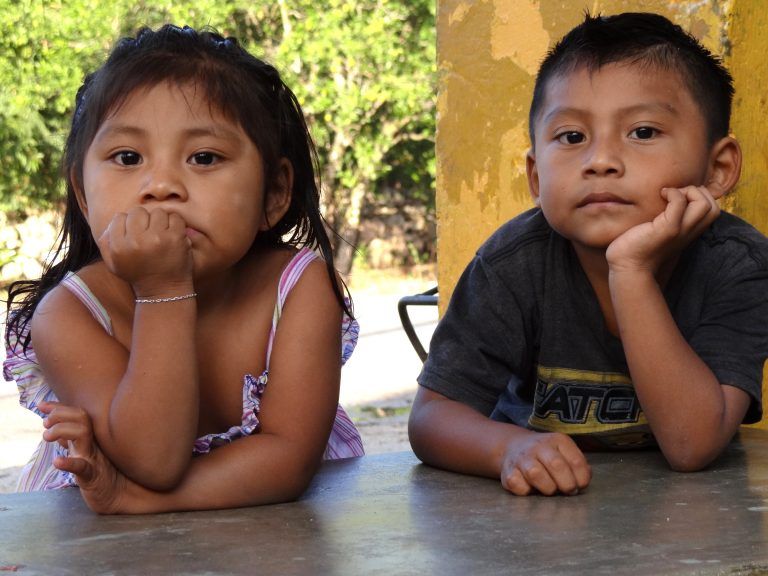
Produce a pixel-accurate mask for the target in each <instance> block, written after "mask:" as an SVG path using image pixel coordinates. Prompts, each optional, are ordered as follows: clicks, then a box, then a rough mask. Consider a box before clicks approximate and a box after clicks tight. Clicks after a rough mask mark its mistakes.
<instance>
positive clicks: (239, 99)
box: [6, 24, 352, 350]
mask: <svg viewBox="0 0 768 576" xmlns="http://www.w3.org/2000/svg"><path fill="white" fill-rule="evenodd" d="M163 82H170V83H172V84H175V85H187V84H190V83H191V84H193V85H194V86H195V88H196V89H199V90H202V91H203V93H204V94H205V96H206V97H207V99H208V102H209V104H210V106H211V107H212V108H214V109H216V110H217V111H220V112H221V113H222V114H224V115H225V116H226V117H227V118H228V119H229V120H231V121H233V122H237V123H239V124H240V125H241V126H242V127H243V130H245V132H246V134H248V136H249V137H250V138H251V140H253V142H254V143H255V144H256V147H257V148H258V150H259V152H260V154H261V156H262V159H263V162H264V170H265V181H266V183H267V186H268V185H269V183H270V182H272V181H273V179H274V178H275V177H276V175H277V174H276V171H277V169H278V167H279V163H280V159H281V158H286V159H287V160H288V161H290V163H291V165H292V167H293V190H292V191H291V202H290V206H289V208H288V210H287V212H286V213H285V215H284V216H283V217H282V218H281V219H280V221H278V222H276V223H274V225H273V226H272V227H271V228H270V230H268V231H267V232H261V233H260V234H259V235H258V237H257V239H256V243H259V244H261V245H263V244H268V245H286V246H295V247H304V246H307V247H310V248H313V249H316V250H319V252H320V253H321V254H322V256H323V258H324V259H325V264H326V267H327V269H328V275H329V277H330V279H331V284H332V285H333V289H334V292H335V294H336V298H337V300H338V301H339V304H340V305H341V307H342V308H343V309H344V311H345V312H347V314H349V315H350V316H351V315H352V310H351V305H348V304H347V302H346V301H345V298H344V296H345V294H346V293H347V290H346V286H345V285H344V284H343V282H342V283H341V285H340V284H339V282H338V281H337V276H336V271H335V269H334V267H333V251H332V248H331V242H330V239H329V237H328V234H327V232H326V228H325V221H324V220H323V217H322V216H321V214H320V184H319V169H318V160H317V152H316V150H315V146H314V143H313V141H312V137H311V136H310V134H309V130H308V128H307V124H306V122H305V120H304V114H303V112H302V110H301V106H299V103H298V101H297V99H296V96H295V95H294V93H293V92H292V91H291V90H290V88H288V87H287V86H286V85H285V83H284V82H283V80H282V78H281V77H280V74H279V73H278V71H277V70H276V69H275V68H274V67H273V66H271V65H270V64H267V63H266V62H264V61H262V60H260V59H258V58H256V57H254V56H253V55H251V54H249V53H248V52H247V51H246V50H245V49H244V48H243V47H242V46H240V44H239V42H238V41H237V39H235V38H231V37H230V38H224V37H223V36H221V35H219V34H217V33H216V32H215V31H213V30H212V29H208V28H204V29H202V30H200V31H199V32H198V31H196V30H194V29H192V28H189V27H187V26H185V27H184V28H179V27H177V26H173V25H170V24H169V25H165V26H163V27H162V28H159V29H158V30H156V31H153V30H151V29H149V28H142V29H140V30H139V31H138V32H137V34H136V37H135V38H123V39H122V40H120V41H119V42H118V43H117V44H116V46H115V47H114V49H113V50H112V52H111V54H110V55H109V57H108V59H107V61H106V62H105V63H104V64H103V65H102V66H101V67H100V68H99V69H98V70H96V72H94V73H92V74H89V75H88V76H86V78H85V81H84V82H83V85H82V86H81V87H80V89H79V90H78V91H77V97H76V100H75V110H74V113H73V115H72V126H71V129H70V132H69V136H68V138H67V142H66V147H65V150H64V158H63V162H62V172H63V176H64V178H65V180H66V188H67V198H66V208H65V212H64V221H63V225H62V230H61V234H60V239H59V243H58V245H57V247H56V248H55V250H54V252H53V257H52V258H51V262H57V263H56V264H51V263H49V264H48V266H47V267H46V268H45V270H44V272H43V274H42V277H41V278H40V279H39V280H20V281H17V282H14V283H13V284H11V286H10V288H9V292H8V302H7V307H8V315H7V326H6V342H8V343H9V344H10V341H9V339H10V337H11V334H16V335H20V336H22V335H23V338H22V341H21V343H22V344H23V346H24V349H25V350H26V348H27V347H28V345H29V342H30V341H31V335H30V334H29V331H28V330H27V328H28V323H29V321H30V319H31V318H32V314H33V313H34V311H35V309H36V307H37V305H38V304H39V302H40V300H41V299H42V298H43V296H45V294H46V293H47V292H48V291H49V290H51V289H52V288H53V287H54V286H56V285H57V284H58V283H59V282H61V280H62V279H63V278H64V276H65V275H66V274H67V273H68V272H75V271H77V270H79V269H80V268H82V267H83V266H85V265H87V264H90V263H91V262H93V261H95V260H97V259H98V258H100V254H99V249H98V246H97V245H96V242H95V240H94V239H93V236H92V235H91V230H90V228H89V226H88V223H87V222H86V220H85V218H84V217H83V214H82V212H81V211H80V208H79V206H78V203H77V197H76V195H75V190H76V189H82V183H83V163H84V160H85V155H86V152H87V150H88V147H89V146H90V144H91V142H92V140H93V138H94V136H95V135H96V132H97V131H98V129H99V127H100V126H101V124H102V122H103V121H104V120H105V118H106V117H107V115H108V114H110V113H112V112H113V111H114V110H116V109H118V108H119V107H120V106H121V105H122V104H123V103H124V102H125V101H126V99H127V98H128V97H129V96H130V95H131V94H133V93H134V92H135V91H136V90H137V89H141V88H146V87H150V86H154V85H157V84H160V83H163Z"/></svg>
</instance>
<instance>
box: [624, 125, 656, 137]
mask: <svg viewBox="0 0 768 576" xmlns="http://www.w3.org/2000/svg"><path fill="white" fill-rule="evenodd" d="M656 134H658V130H656V128H651V127H650V126H641V127H640V128H635V129H634V130H632V132H630V133H629V137H630V138H634V139H635V140H650V139H651V138H653V137H654V136H656Z"/></svg>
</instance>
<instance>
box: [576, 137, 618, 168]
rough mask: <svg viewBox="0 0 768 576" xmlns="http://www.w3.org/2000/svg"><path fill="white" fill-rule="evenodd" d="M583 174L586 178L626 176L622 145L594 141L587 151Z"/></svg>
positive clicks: (605, 141)
mask: <svg viewBox="0 0 768 576" xmlns="http://www.w3.org/2000/svg"><path fill="white" fill-rule="evenodd" d="M583 172H584V175H585V176H621V175H622V174H624V162H623V160H622V158H621V151H620V144H619V143H618V142H609V141H607V140H602V141H594V142H593V143H592V145H591V146H590V147H589V148H588V149H587V155H586V157H585V159H584V168H583Z"/></svg>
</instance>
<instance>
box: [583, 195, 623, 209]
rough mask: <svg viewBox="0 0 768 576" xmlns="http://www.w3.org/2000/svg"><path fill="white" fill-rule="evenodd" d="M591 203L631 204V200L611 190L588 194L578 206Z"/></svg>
mask: <svg viewBox="0 0 768 576" xmlns="http://www.w3.org/2000/svg"><path fill="white" fill-rule="evenodd" d="M590 204H630V202H628V201H627V200H624V198H621V197H620V196H616V195H615V194H611V193H610V192H598V193H593V194H587V195H586V196H585V197H584V198H583V199H582V200H581V202H579V203H578V205H577V206H578V208H581V207H583V206H588V205H590Z"/></svg>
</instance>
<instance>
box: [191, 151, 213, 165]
mask: <svg viewBox="0 0 768 576" xmlns="http://www.w3.org/2000/svg"><path fill="white" fill-rule="evenodd" d="M219 159H220V158H219V156H218V155H217V154H214V153H213V152H198V153H197V154H193V155H192V156H191V157H190V159H189V161H190V163H192V164H197V165H198V166H210V165H211V164H215V163H216V162H217V161H218V160H219Z"/></svg>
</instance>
